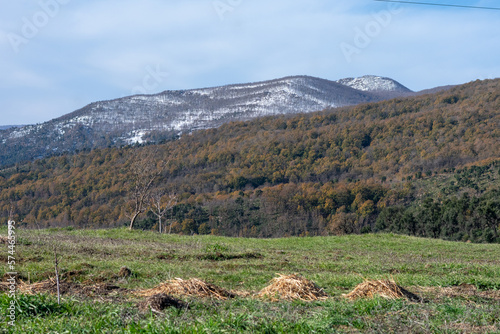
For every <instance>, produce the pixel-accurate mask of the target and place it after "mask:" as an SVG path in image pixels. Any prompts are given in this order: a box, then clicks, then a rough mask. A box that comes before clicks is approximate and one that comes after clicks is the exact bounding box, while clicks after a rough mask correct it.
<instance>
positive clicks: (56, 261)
mask: <svg viewBox="0 0 500 334" xmlns="http://www.w3.org/2000/svg"><path fill="white" fill-rule="evenodd" d="M54 262H55V266H56V284H57V304H59V305H61V292H60V290H59V270H58V269H57V265H58V264H59V262H58V260H57V253H56V246H54Z"/></svg>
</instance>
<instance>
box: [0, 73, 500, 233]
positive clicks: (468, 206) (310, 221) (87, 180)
mask: <svg viewBox="0 0 500 334" xmlns="http://www.w3.org/2000/svg"><path fill="white" fill-rule="evenodd" d="M499 138H500V80H487V81H476V82H472V83H469V84H466V85H462V86H458V87H455V88H453V89H451V90H448V91H445V92H441V93H436V94H430V95H423V96H419V97H410V98H403V99H394V100H390V101H386V102H379V103H369V104H363V105H359V106H355V107H345V108H337V109H332V110H324V111H321V112H317V113H311V114H302V115H295V116H273V117H265V118H260V119H257V120H254V121H249V122H234V123H230V124H226V125H223V126H221V127H220V128H217V129H211V130H203V131H197V132H194V133H192V134H190V135H184V136H183V137H182V138H181V139H179V140H176V141H171V142H167V143H165V144H162V145H158V146H156V147H153V146H148V147H125V148H121V149H118V148H109V149H100V150H94V151H85V152H80V153H78V154H75V155H66V156H57V157H52V158H46V159H42V160H38V161H35V162H33V163H29V164H25V165H17V166H15V167H14V168H9V169H5V170H2V171H1V172H0V189H1V192H0V210H1V211H0V212H1V213H2V215H4V216H5V215H6V214H7V212H8V210H9V208H10V205H11V203H13V204H14V206H15V208H16V214H17V217H16V218H17V219H18V220H19V221H22V222H24V224H26V225H28V226H30V227H46V226H68V225H71V226H75V227H106V226H117V225H123V224H125V223H126V222H127V218H126V216H125V213H124V208H125V204H126V203H127V201H128V200H129V199H130V191H129V189H130V187H131V186H132V185H131V182H130V180H132V176H133V175H132V171H131V169H130V166H131V164H132V163H133V161H134V160H135V159H137V157H138V152H141V151H144V150H154V149H156V150H157V151H156V152H157V153H156V154H157V157H156V159H155V160H157V161H160V160H162V159H163V160H168V165H167V168H166V169H165V171H164V172H163V174H162V176H161V179H160V180H159V182H158V185H157V186H158V187H159V188H162V189H166V190H167V191H168V192H175V193H176V194H177V195H178V201H177V204H176V206H174V208H173V209H172V212H171V213H170V214H169V217H168V218H169V220H168V221H167V224H168V226H169V228H171V230H172V232H176V233H184V234H191V233H200V234H207V233H213V234H220V235H233V236H251V237H277V236H286V235H327V234H342V233H361V232H369V231H377V230H388V231H394V232H398V233H409V234H414V235H422V236H429V237H441V238H447V239H453V240H464V241H466V240H471V241H488V242H494V241H497V242H498V241H500V239H499V234H498V233H499V224H500V222H499V217H500V202H499V197H500V196H498V195H499V184H500V181H499V168H500V163H499V160H500V152H499V144H500V139H499ZM151 163H152V164H154V163H155V162H154V161H153V162H151ZM428 196H430V199H426V197H428ZM410 216H411V217H412V218H411V217H410ZM394 217H404V219H399V218H398V219H395V218H394ZM377 218H378V219H377ZM402 221H404V222H405V223H401V222H402ZM154 224H155V220H154V219H153V216H152V215H151V214H148V215H143V216H141V218H140V220H139V221H138V223H137V224H136V227H139V228H152V227H154Z"/></svg>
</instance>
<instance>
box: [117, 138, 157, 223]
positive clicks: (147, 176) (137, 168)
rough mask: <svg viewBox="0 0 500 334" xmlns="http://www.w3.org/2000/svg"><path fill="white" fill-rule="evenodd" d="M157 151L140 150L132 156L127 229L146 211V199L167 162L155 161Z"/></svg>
mask: <svg viewBox="0 0 500 334" xmlns="http://www.w3.org/2000/svg"><path fill="white" fill-rule="evenodd" d="M157 155H158V151H157V150H156V149H155V150H148V149H146V148H145V149H142V150H141V151H138V152H137V154H136V155H135V156H134V158H133V161H132V164H131V170H132V181H131V193H132V194H131V203H129V205H128V206H127V213H126V214H127V217H128V218H130V226H129V229H132V228H133V226H134V223H135V220H136V219H137V217H138V216H139V215H140V214H141V213H143V212H144V211H146V210H147V208H148V204H149V203H148V198H149V193H150V191H151V189H152V188H153V185H154V183H155V181H157V180H158V178H159V177H160V175H161V174H162V172H163V171H164V170H165V167H166V165H167V162H166V161H164V160H157V159H156V156H157Z"/></svg>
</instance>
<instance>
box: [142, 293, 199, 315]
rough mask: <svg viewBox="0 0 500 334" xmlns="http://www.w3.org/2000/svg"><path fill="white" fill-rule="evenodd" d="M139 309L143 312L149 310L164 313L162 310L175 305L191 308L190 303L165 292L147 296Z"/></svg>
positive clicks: (179, 307) (176, 306)
mask: <svg viewBox="0 0 500 334" xmlns="http://www.w3.org/2000/svg"><path fill="white" fill-rule="evenodd" d="M138 306H139V309H140V310H141V311H143V312H147V311H149V310H151V311H153V312H155V313H160V314H162V311H163V310H164V309H166V308H168V307H175V308H178V309H181V308H189V305H188V304H186V303H184V302H183V301H182V300H180V299H177V298H174V297H172V296H169V295H167V294H165V293H158V294H156V295H152V296H149V297H147V298H146V300H144V301H143V302H140V303H139V305H138Z"/></svg>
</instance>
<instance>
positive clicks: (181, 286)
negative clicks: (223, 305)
mask: <svg viewBox="0 0 500 334" xmlns="http://www.w3.org/2000/svg"><path fill="white" fill-rule="evenodd" d="M159 293H165V294H168V295H173V296H190V297H202V298H214V299H220V300H225V299H228V298H234V297H236V294H234V293H232V292H229V291H227V290H225V289H223V288H221V287H218V286H216V285H213V284H210V283H206V282H203V281H202V280H199V279H197V278H191V279H189V280H183V279H181V278H176V279H173V280H170V281H167V282H165V283H163V284H160V285H158V286H157V287H154V288H152V289H147V290H139V291H137V292H136V294H137V295H139V296H152V295H156V294H159Z"/></svg>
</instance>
